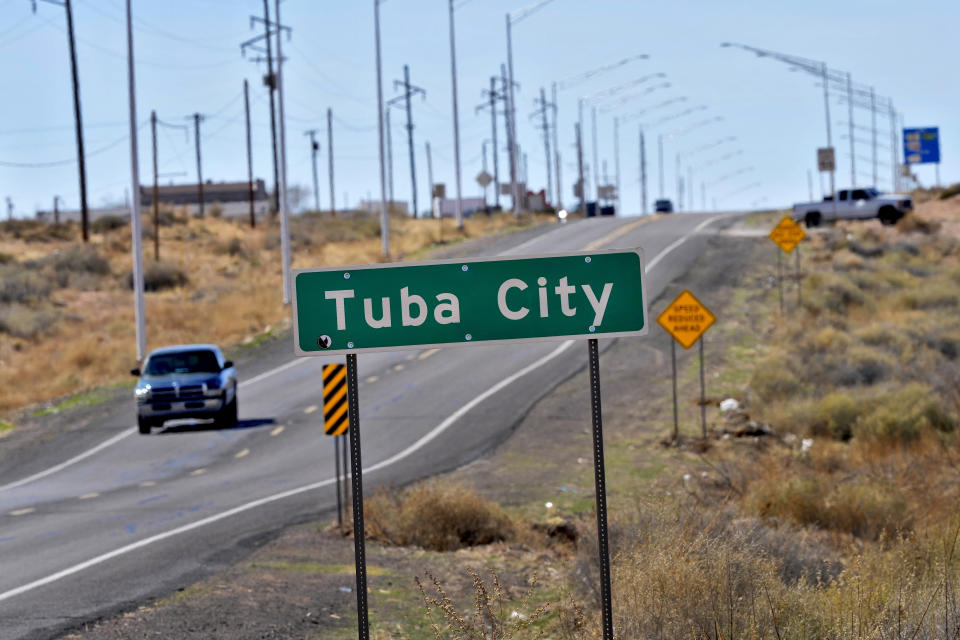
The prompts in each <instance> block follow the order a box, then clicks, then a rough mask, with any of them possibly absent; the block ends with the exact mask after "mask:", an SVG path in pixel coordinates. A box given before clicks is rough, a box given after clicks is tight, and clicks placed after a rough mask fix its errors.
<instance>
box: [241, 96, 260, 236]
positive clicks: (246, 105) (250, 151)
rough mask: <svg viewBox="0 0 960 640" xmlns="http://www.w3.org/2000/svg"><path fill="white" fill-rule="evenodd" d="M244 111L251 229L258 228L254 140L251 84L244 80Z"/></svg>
mask: <svg viewBox="0 0 960 640" xmlns="http://www.w3.org/2000/svg"><path fill="white" fill-rule="evenodd" d="M243 110H244V115H246V121H247V191H248V195H249V200H250V228H251V229H255V228H256V226H257V216H256V213H255V212H254V210H253V140H252V139H251V136H250V83H249V82H247V79H246V78H244V79H243Z"/></svg>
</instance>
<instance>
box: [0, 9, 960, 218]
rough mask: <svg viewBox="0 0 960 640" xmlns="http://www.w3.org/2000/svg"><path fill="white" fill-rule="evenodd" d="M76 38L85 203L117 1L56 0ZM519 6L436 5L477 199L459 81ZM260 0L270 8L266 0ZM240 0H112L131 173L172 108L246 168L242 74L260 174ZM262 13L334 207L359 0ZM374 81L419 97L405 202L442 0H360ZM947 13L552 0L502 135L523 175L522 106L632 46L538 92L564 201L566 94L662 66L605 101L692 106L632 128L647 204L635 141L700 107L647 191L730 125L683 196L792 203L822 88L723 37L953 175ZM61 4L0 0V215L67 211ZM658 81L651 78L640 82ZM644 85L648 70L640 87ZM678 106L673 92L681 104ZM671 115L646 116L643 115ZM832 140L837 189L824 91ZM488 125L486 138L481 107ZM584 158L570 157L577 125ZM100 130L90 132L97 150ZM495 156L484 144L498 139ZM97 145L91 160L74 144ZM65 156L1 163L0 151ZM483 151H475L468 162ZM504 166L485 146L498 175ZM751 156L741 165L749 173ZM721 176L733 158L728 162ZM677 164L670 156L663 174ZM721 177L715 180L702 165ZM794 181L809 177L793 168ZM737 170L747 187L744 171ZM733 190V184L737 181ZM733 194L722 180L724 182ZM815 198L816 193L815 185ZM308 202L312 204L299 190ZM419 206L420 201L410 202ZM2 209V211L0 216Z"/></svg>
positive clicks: (605, 129)
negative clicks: (898, 123)
mask: <svg viewBox="0 0 960 640" xmlns="http://www.w3.org/2000/svg"><path fill="white" fill-rule="evenodd" d="M73 2H74V20H75V26H76V33H77V37H78V40H79V42H78V58H79V65H80V85H81V95H82V100H83V118H84V124H85V133H86V144H87V150H88V155H89V156H90V157H89V162H88V185H89V186H88V192H89V202H90V204H91V206H100V205H102V204H104V203H107V202H116V201H118V200H122V199H123V197H124V190H125V189H126V188H129V184H130V178H129V145H128V142H127V140H126V133H127V83H126V63H125V57H124V52H125V46H126V44H125V30H124V4H123V0H73ZM532 2H533V0H467V1H466V2H464V1H463V0H460V2H459V3H458V4H459V5H460V6H459V8H458V10H457V12H456V21H457V56H458V69H459V79H458V84H459V96H460V120H461V140H462V142H461V146H462V152H461V157H462V160H463V167H464V169H463V174H464V191H465V195H480V194H481V190H480V188H479V187H478V186H477V185H476V183H475V182H474V179H473V178H474V176H475V175H476V174H477V173H478V172H479V171H480V168H481V162H482V159H481V155H482V154H481V144H482V142H483V140H485V139H488V138H489V137H490V118H489V115H488V114H487V113H486V112H481V113H475V110H474V109H475V107H476V106H477V105H479V104H480V103H481V102H482V101H483V97H482V95H481V91H482V90H483V89H485V88H487V87H488V86H489V82H490V80H489V78H490V76H491V75H493V74H497V73H498V72H499V66H500V64H501V63H502V62H505V58H506V45H505V28H504V16H505V14H506V13H507V12H508V11H513V10H516V9H520V8H523V7H525V6H527V5H528V4H531V3H532ZM270 4H271V10H272V7H273V1H272V0H271V2H270ZM262 7H263V5H262V2H253V1H250V0H242V1H238V0H230V1H227V0H192V1H191V2H183V1H178V0H172V1H170V2H163V3H158V2H145V1H143V0H134V15H135V52H136V56H137V92H136V97H137V118H138V121H139V122H140V123H142V125H143V126H142V127H141V129H140V136H139V147H140V154H139V155H140V158H141V164H140V167H141V168H140V172H141V177H142V179H143V180H144V182H145V181H146V179H147V178H148V177H149V175H150V171H151V164H150V149H149V141H150V139H149V127H148V126H146V123H147V120H148V118H149V114H150V110H151V109H156V110H157V113H158V115H159V117H160V118H161V119H163V120H165V121H167V122H170V123H176V124H180V123H183V124H186V123H187V120H186V119H185V116H188V115H189V114H192V113H193V112H201V113H204V114H207V115H208V118H207V120H206V121H205V122H204V123H203V128H202V133H203V157H204V167H203V173H204V177H205V178H208V179H213V180H216V181H220V180H238V179H244V178H245V176H246V158H245V146H244V145H245V138H244V128H243V127H244V123H243V100H242V95H241V89H242V82H243V79H244V78H248V79H249V80H250V83H251V100H252V107H251V108H252V110H253V123H254V133H253V136H254V171H255V174H256V175H257V176H258V177H262V178H265V179H267V180H268V182H269V180H270V177H271V175H272V165H271V159H270V133H269V112H268V107H267V98H266V92H265V90H264V87H263V86H262V84H261V82H260V76H261V75H262V73H263V66H262V65H261V66H258V65H256V64H255V63H253V62H250V61H249V60H247V59H244V58H242V57H241V55H240V48H239V43H240V42H242V41H244V40H246V39H248V38H250V37H252V36H254V35H257V33H259V30H256V31H252V30H251V28H250V18H249V16H250V15H251V14H257V13H258V12H262ZM282 11H283V16H282V18H283V21H284V23H285V24H288V25H290V26H291V27H293V33H292V37H291V39H290V40H289V42H287V41H284V54H285V55H286V56H288V58H289V60H288V63H287V64H286V65H285V67H284V74H285V84H286V93H287V106H286V109H287V141H288V163H289V171H290V182H291V183H296V184H302V185H305V186H308V187H309V185H310V184H311V173H310V149H309V144H308V139H307V138H306V137H305V135H304V131H305V130H307V129H310V128H318V129H321V136H320V142H321V144H322V155H321V159H322V162H321V165H320V175H321V181H320V195H321V202H322V203H324V204H325V203H326V202H328V199H329V194H328V189H329V186H328V183H327V180H326V175H327V163H326V131H325V127H326V115H325V114H326V109H327V107H331V108H332V109H333V112H334V115H335V117H336V120H335V123H334V138H335V139H334V148H335V166H336V199H337V202H338V206H342V204H343V202H344V198H345V197H346V198H349V203H350V204H355V203H356V202H357V201H358V200H359V199H361V198H365V197H367V194H368V193H369V194H370V195H371V196H373V197H375V198H376V197H379V177H378V161H377V132H376V84H375V83H376V75H375V58H374V47H373V42H374V38H373V3H372V1H370V2H367V1H363V2H354V1H349V2H329V1H320V2H318V1H316V0H286V1H285V2H284V3H283V5H282ZM381 14H382V33H383V60H384V92H385V96H386V97H388V98H389V97H393V96H394V95H396V92H395V91H394V90H393V80H395V79H399V78H402V76H403V65H404V64H409V65H410V68H411V80H412V82H413V83H414V84H416V85H418V86H420V87H423V88H424V89H425V90H426V94H427V95H426V100H421V99H419V98H418V99H416V100H415V101H414V119H415V125H416V129H415V144H416V161H417V174H418V176H417V177H418V181H419V193H420V201H421V203H423V202H425V200H426V194H427V185H426V182H427V181H426V158H425V152H424V146H423V145H424V142H425V141H428V140H429V141H430V143H431V145H432V148H433V151H434V158H433V164H434V174H435V180H436V181H437V182H444V183H446V184H447V185H448V193H450V192H451V191H452V189H451V187H452V184H453V162H452V160H453V131H452V120H451V113H452V110H451V94H450V85H451V80H450V59H449V41H448V26H447V19H448V16H447V3H446V2H445V1H443V0H431V1H427V0H387V1H386V2H385V3H384V4H383V5H382V6H381ZM957 24H960V3H957V2H954V1H952V0H938V1H937V0H917V1H915V2H912V3H909V4H904V3H903V2H893V1H891V0H869V1H868V0H846V1H844V2H840V3H838V2H834V1H829V2H828V1H826V0H806V1H804V2H792V3H783V2H769V0H765V1H760V0H757V1H752V0H751V1H741V2H736V3H734V2H717V1H716V0H713V1H705V0H700V1H697V0H673V1H671V2H662V1H659V2H631V1H627V0H595V1H591V2H585V1H583V0H554V1H553V2H551V3H550V4H548V5H546V6H545V7H543V8H542V9H541V10H540V11H538V12H537V13H535V14H533V15H531V16H530V17H528V18H526V19H525V20H523V21H521V22H519V23H518V24H516V25H515V28H514V66H515V74H516V79H517V81H518V82H520V83H521V90H520V91H519V92H518V94H517V106H518V139H519V142H520V144H521V146H522V147H523V149H524V150H525V151H526V152H527V154H528V166H529V175H530V180H529V182H530V185H531V186H532V187H534V188H540V187H542V186H543V184H544V183H545V179H546V176H545V166H544V151H543V144H542V141H541V138H540V135H539V132H538V130H537V129H536V128H535V127H534V125H533V122H532V121H531V119H530V117H529V115H530V114H531V113H532V112H533V111H534V105H533V101H534V98H535V97H536V96H537V95H538V94H539V88H540V87H541V86H543V87H545V88H546V89H547V96H548V99H549V95H550V84H551V82H554V81H564V80H567V79H569V78H572V77H574V76H577V75H578V74H580V73H582V72H585V71H588V70H590V69H594V68H597V67H602V66H604V65H608V64H611V63H613V62H616V61H618V60H621V59H623V58H625V57H628V56H632V55H636V54H640V53H645V54H649V55H650V58H649V59H648V60H642V61H636V62H632V63H630V64H627V65H624V66H622V67H619V68H617V69H615V70H613V71H610V72H608V73H605V74H601V75H598V76H596V77H594V78H593V79H592V80H590V81H588V82H585V83H582V84H580V85H578V86H576V87H575V88H571V89H569V90H566V91H562V92H561V93H560V95H559V99H558V103H559V104H558V106H559V138H560V152H561V154H562V157H563V165H564V167H563V191H564V193H563V199H564V202H565V203H567V204H570V203H572V201H573V197H572V193H571V185H572V184H573V182H574V180H575V166H576V164H575V161H576V156H575V152H574V147H573V142H574V135H573V123H574V119H575V115H576V102H577V98H578V97H579V96H580V95H586V94H591V93H596V92H598V91H601V90H604V89H607V88H610V87H613V86H615V85H618V84H622V83H625V82H628V81H630V80H632V79H635V78H639V77H641V76H644V75H648V74H651V73H665V74H667V78H666V80H665V81H667V82H670V83H671V86H670V87H669V88H663V89H659V90H657V91H655V92H653V93H651V94H649V96H647V97H646V98H643V99H639V100H637V101H636V102H631V103H628V104H625V105H623V107H622V109H621V110H620V111H618V113H619V114H620V115H622V116H627V115H628V114H630V113H631V112H634V111H637V110H639V109H641V108H643V107H644V106H647V105H651V104H656V103H659V102H662V101H665V100H667V99H670V98H673V97H679V96H685V97H687V98H688V100H687V102H686V103H685V104H686V105H690V106H698V105H701V104H702V105H707V107H708V109H707V110H705V111H702V112H698V113H696V114H691V115H690V116H687V117H686V118H684V119H679V120H676V121H673V122H671V123H669V124H665V125H663V126H662V127H661V128H660V129H654V130H652V131H651V132H650V134H649V136H648V142H647V160H648V170H649V172H650V177H649V187H648V188H649V197H650V198H651V199H652V198H653V197H655V196H656V192H657V163H656V151H657V149H656V139H655V138H656V134H657V133H658V132H667V131H668V130H669V129H671V128H676V127H682V126H684V125H685V124H688V123H691V124H692V123H695V122H698V121H701V120H704V119H708V118H713V117H721V118H723V120H722V121H718V122H714V123H712V124H710V125H708V126H704V127H702V128H699V129H697V130H695V131H691V132H690V133H688V134H686V135H684V136H682V137H680V138H677V139H675V140H671V141H669V142H668V143H667V145H666V147H665V153H666V161H665V167H664V170H665V174H666V176H665V177H666V180H665V181H666V185H667V192H668V195H669V196H670V197H673V195H674V193H675V188H674V186H673V185H674V184H675V182H674V179H675V176H674V166H675V160H674V157H675V153H676V152H677V151H690V150H692V149H697V148H699V147H702V146H707V145H709V144H711V143H713V142H715V141H717V140H719V139H721V138H725V137H728V136H736V137H737V140H736V141H735V142H731V143H725V145H724V146H720V147H717V148H716V149H715V150H712V151H709V152H702V153H700V154H698V155H696V156H695V161H694V162H692V163H691V164H694V165H697V163H701V164H702V163H704V162H706V161H708V160H711V159H712V158H716V157H719V156H722V155H724V154H725V153H727V152H736V151H741V150H742V152H743V153H742V154H740V155H738V156H735V157H733V158H731V159H729V160H727V161H725V162H724V163H722V164H721V165H718V166H712V167H706V168H703V169H700V170H698V171H696V172H695V174H694V184H695V185H696V198H695V203H696V204H697V206H699V204H700V195H701V194H700V183H701V182H705V183H708V184H710V185H712V186H710V187H709V188H708V189H707V199H708V203H709V201H710V200H712V199H713V198H718V200H719V203H718V204H719V205H720V206H721V207H724V208H733V207H747V206H751V204H757V205H761V204H762V205H763V206H774V205H785V204H789V203H791V202H793V201H796V200H801V199H806V197H807V170H808V169H815V150H816V147H818V146H824V144H825V138H826V134H825V124H824V108H823V95H822V92H821V90H820V89H819V88H818V87H817V86H816V79H815V78H813V77H811V76H808V75H806V74H802V73H792V72H790V71H789V70H788V68H787V66H786V65H784V64H783V63H780V62H777V61H773V60H767V59H760V58H757V57H755V56H753V55H752V54H748V53H746V52H744V51H739V50H734V49H723V48H720V46H719V44H720V43H721V42H723V41H734V42H742V43H746V44H750V45H753V46H757V47H762V48H767V49H772V50H775V51H780V52H785V53H789V54H794V55H798V56H803V57H807V58H813V59H817V60H825V61H827V62H828V64H829V65H830V66H831V68H835V69H838V70H842V71H850V72H851V73H852V74H853V79H854V81H855V82H858V83H863V84H866V85H872V86H875V87H876V90H877V93H878V94H879V95H883V96H891V97H892V98H893V100H894V103H895V104H896V106H897V108H898V109H899V110H901V111H902V112H903V113H904V123H905V124H906V125H907V126H939V127H940V129H941V138H942V141H943V142H942V149H941V153H942V156H943V159H944V162H943V164H942V166H941V175H942V180H943V181H944V182H954V181H957V180H958V179H960V160H958V159H957V157H956V155H955V154H954V153H952V151H953V150H954V149H956V148H957V145H956V143H955V141H956V140H958V139H960V109H957V108H956V105H957V104H960V85H958V84H957V83H956V82H952V80H953V78H954V77H955V71H954V69H953V66H954V65H955V61H956V60H957V59H958V58H960V44H958V41H957V39H956V36H955V34H954V33H951V31H954V30H955V25H957ZM64 25H65V22H64V12H63V10H62V9H61V8H59V7H57V6H55V5H51V4H47V3H43V2H40V3H39V5H38V7H37V12H36V14H33V13H32V12H31V7H30V2H29V0H0V59H2V60H3V62H2V70H3V77H4V80H5V86H6V87H7V90H6V91H5V92H4V94H5V96H4V99H3V100H0V198H5V197H8V196H9V197H10V198H12V199H13V201H14V203H15V206H16V213H17V215H18V216H26V215H30V216H32V215H33V212H34V211H35V210H36V208H38V207H41V208H49V207H50V203H51V200H52V198H53V196H54V195H60V196H62V197H63V198H64V200H65V203H66V204H65V206H66V207H67V208H75V207H76V206H77V204H78V200H79V196H78V186H77V178H76V175H77V174H76V165H75V164H74V163H73V162H72V159H73V158H74V157H75V146H74V144H75V143H74V138H73V128H72V127H73V114H72V103H71V85H70V74H69V64H68V53H67V46H66V36H65V31H64ZM659 82H663V81H662V80H661V81H659ZM652 84H656V83H655V82H650V83H648V85H646V86H650V85H652ZM681 106H682V105H681ZM670 113H672V111H671V110H670V108H665V109H663V110H661V111H657V112H653V113H652V114H651V118H654V117H655V116H660V115H669V114H670ZM831 113H832V121H833V134H834V145H835V146H836V147H837V150H838V172H837V181H838V186H840V187H842V186H847V185H848V184H849V182H850V179H851V176H850V160H849V151H848V145H849V141H848V140H847V139H845V138H843V137H841V136H844V135H846V134H847V131H848V129H847V125H846V124H845V123H846V122H847V121H848V116H847V110H846V107H845V106H844V105H843V104H841V103H840V102H839V101H836V100H835V101H834V102H833V103H832V104H831ZM613 115H614V114H613V113H607V114H602V115H601V117H600V118H599V122H598V138H599V156H600V164H601V165H602V163H603V161H604V160H606V161H607V164H608V173H609V174H610V176H611V179H612V174H613V167H614V158H613V124H612V117H613ZM402 120H403V114H402V113H401V112H400V111H395V112H394V114H393V120H392V122H393V146H394V184H395V194H396V198H397V199H408V198H409V195H410V190H411V187H410V178H409V159H408V155H407V147H406V131H405V129H404V128H403V124H404V123H403V121H402ZM854 121H855V122H856V124H857V125H858V126H869V124H870V115H869V112H867V111H866V110H863V109H857V110H855V113H854ZM879 123H880V128H881V135H880V136H879V140H880V143H881V145H884V146H888V145H889V143H890V133H889V127H888V124H887V120H886V118H880V119H879ZM499 124H500V134H501V136H502V133H503V123H502V120H501V122H500V123H499ZM586 133H587V137H586V142H587V143H588V144H587V147H586V149H585V161H586V162H587V163H588V164H589V163H591V156H592V152H591V150H590V147H589V142H590V136H589V133H590V127H589V121H588V122H587V129H586ZM620 134H621V135H620V155H621V159H620V161H621V185H622V199H623V205H624V209H625V211H626V212H627V213H635V212H637V211H639V208H640V203H639V188H638V164H639V161H638V155H639V154H638V142H637V138H638V130H637V121H636V120H634V121H632V122H631V123H630V124H625V125H623V126H621V130H620ZM855 137H856V138H858V139H859V140H860V141H861V142H858V145H857V149H856V155H857V156H858V157H857V159H856V164H857V171H858V182H860V183H861V184H869V183H871V182H872V175H871V174H872V167H871V147H870V145H869V142H868V141H869V140H870V137H871V134H870V133H869V132H868V131H866V130H859V129H858V130H857V133H856V136H855ZM159 140H160V172H161V173H168V174H171V173H178V172H186V175H185V176H174V177H167V178H165V179H164V181H167V182H168V181H171V180H172V181H176V182H184V181H193V180H194V179H195V165H194V155H193V154H194V150H193V139H192V133H191V135H190V137H189V138H187V137H186V136H185V135H184V133H183V132H180V131H177V130H173V129H168V130H161V133H160V138H159ZM111 145H112V146H111ZM500 145H501V149H503V148H504V145H503V141H502V138H501V141H500ZM97 151H99V153H96V154H94V152H97ZM879 156H880V161H881V163H882V164H881V166H880V170H879V175H880V180H879V186H880V187H881V188H888V187H889V182H890V174H891V169H890V168H889V162H890V153H889V151H887V150H886V149H881V150H880V153H879ZM60 160H64V161H69V162H67V163H66V164H63V165H59V166H53V167H42V168H35V167H30V168H18V167H9V166H4V165H3V163H49V162H56V161H60ZM490 162H492V160H490ZM505 167H506V157H505V155H503V156H502V159H501V168H502V169H501V170H502V171H504V168H505ZM750 167H752V169H750ZM741 171H742V173H738V172H741ZM684 172H685V170H684ZM730 174H736V175H735V176H734V177H731V178H727V179H725V180H720V181H719V182H718V180H719V179H721V178H724V177H725V176H727V175H730ZM918 175H919V178H920V180H921V182H923V183H930V182H931V181H932V180H933V168H932V167H920V168H919V170H918ZM814 183H815V191H817V192H819V188H818V187H817V175H816V173H814ZM751 185H759V186H752V187H751ZM741 189H745V190H742V191H740V190H741ZM738 191H739V193H737V192H738ZM817 195H819V193H817ZM311 202H312V199H311ZM421 206H422V205H421ZM4 212H5V211H4Z"/></svg>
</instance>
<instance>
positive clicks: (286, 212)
mask: <svg viewBox="0 0 960 640" xmlns="http://www.w3.org/2000/svg"><path fill="white" fill-rule="evenodd" d="M273 15H274V19H275V20H276V21H277V107H278V110H277V116H278V120H279V125H280V234H281V235H280V254H281V259H282V260H283V265H282V267H283V304H290V289H291V283H290V267H291V262H292V260H291V255H290V253H291V251H290V249H291V247H290V206H289V199H288V198H287V130H286V119H285V117H284V112H283V49H282V48H281V45H280V42H281V41H282V40H283V38H282V35H283V27H282V26H281V25H282V23H281V22H280V0H275V2H274V12H273Z"/></svg>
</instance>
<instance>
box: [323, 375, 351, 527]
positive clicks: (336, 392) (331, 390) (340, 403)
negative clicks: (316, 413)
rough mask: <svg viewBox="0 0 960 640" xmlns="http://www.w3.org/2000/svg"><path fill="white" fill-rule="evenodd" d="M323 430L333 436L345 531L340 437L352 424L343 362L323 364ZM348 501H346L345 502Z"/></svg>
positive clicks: (340, 513) (339, 519) (339, 510)
mask: <svg viewBox="0 0 960 640" xmlns="http://www.w3.org/2000/svg"><path fill="white" fill-rule="evenodd" d="M322 375H323V432H324V433H325V434H327V435H328V436H333V453H334V457H335V468H336V473H337V527H338V528H339V530H340V531H341V532H342V531H343V504H341V502H340V439H341V436H343V434H344V433H346V431H347V428H348V427H349V426H350V423H349V420H348V417H347V414H348V411H347V397H346V396H347V370H346V367H345V366H344V365H342V364H325V365H323V374H322ZM345 454H346V451H344V456H343V481H344V484H346V481H347V456H346V455H345ZM345 502H346V501H344V503H345Z"/></svg>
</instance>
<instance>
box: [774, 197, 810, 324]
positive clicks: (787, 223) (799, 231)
mask: <svg viewBox="0 0 960 640" xmlns="http://www.w3.org/2000/svg"><path fill="white" fill-rule="evenodd" d="M769 237H770V239H771V240H773V241H774V243H776V245H777V246H778V247H780V249H781V250H782V251H783V253H790V252H791V251H793V250H794V249H797V247H798V246H799V245H800V242H801V241H802V240H803V239H804V238H806V237H807V232H806V231H804V230H803V227H801V226H800V225H798V224H797V223H796V222H795V221H794V220H793V218H791V217H790V216H784V217H783V219H782V220H780V222H779V223H777V226H775V227H774V228H773V230H772V231H770V236H769ZM796 268H797V271H796V279H797V307H799V306H800V302H801V294H800V288H801V282H800V250H799V249H797V263H796ZM777 286H778V287H779V289H780V315H781V316H782V315H783V267H782V263H781V254H780V253H779V252H778V253H777Z"/></svg>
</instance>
